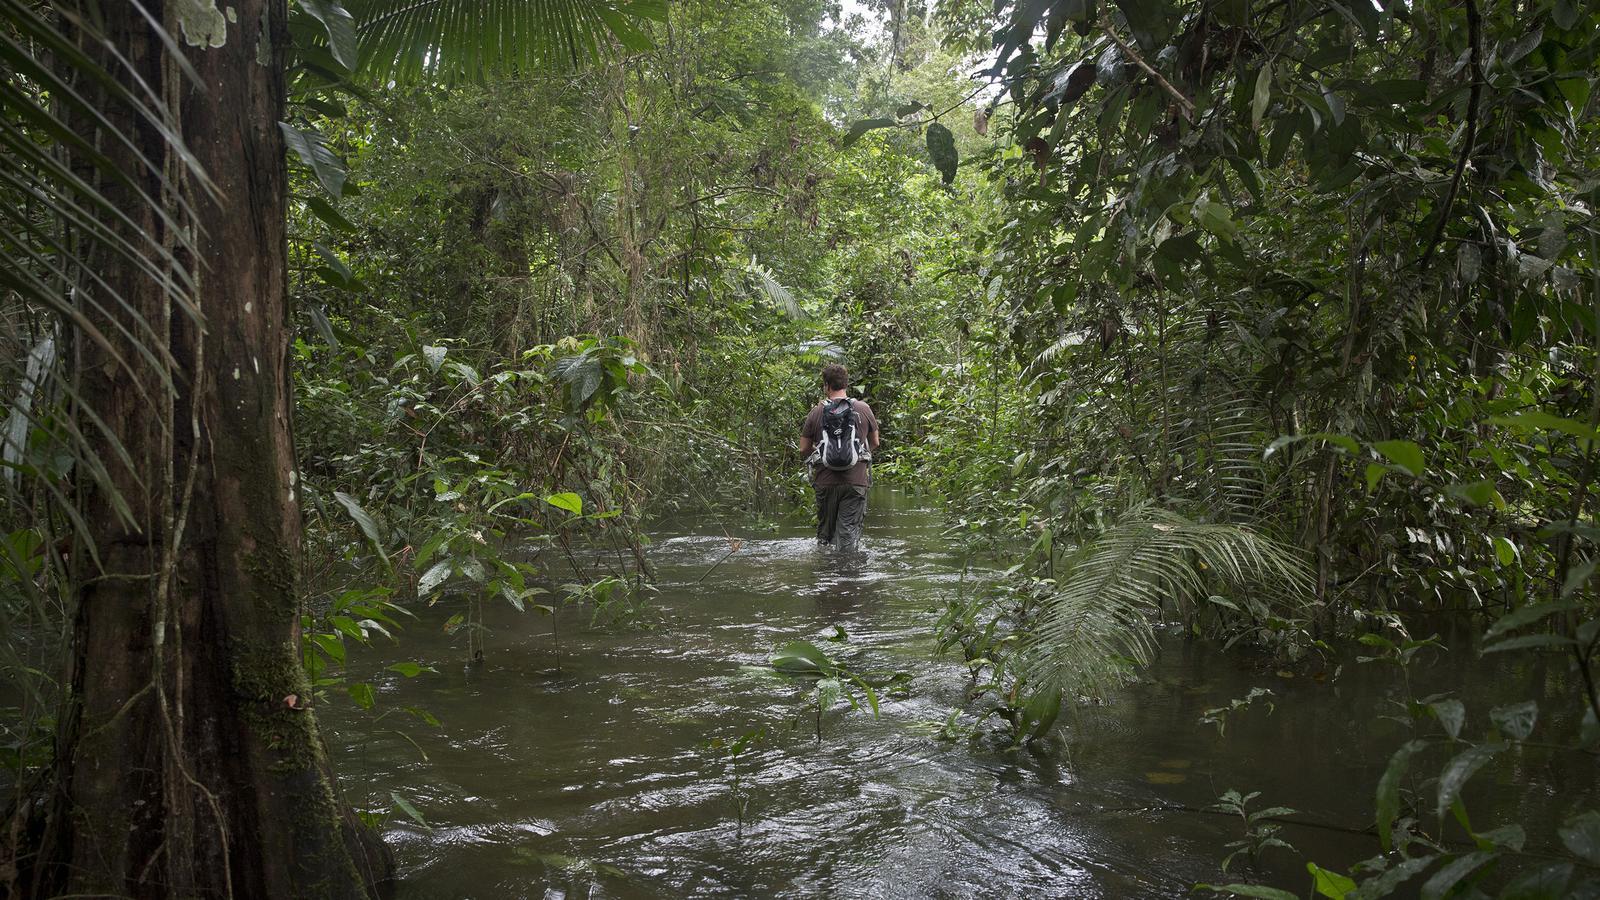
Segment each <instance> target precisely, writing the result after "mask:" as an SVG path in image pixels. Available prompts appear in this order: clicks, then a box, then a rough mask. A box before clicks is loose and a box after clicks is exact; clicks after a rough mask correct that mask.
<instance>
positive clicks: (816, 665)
mask: <svg viewBox="0 0 1600 900" xmlns="http://www.w3.org/2000/svg"><path fill="white" fill-rule="evenodd" d="M769 662H770V663H771V664H772V667H773V668H774V669H777V670H778V671H779V672H782V673H784V674H786V675H820V674H823V673H826V672H831V671H833V669H834V665H833V660H831V659H829V658H828V655H827V654H826V653H823V652H822V651H821V650H819V649H817V645H815V644H813V643H811V642H810V641H790V642H789V643H787V644H784V645H783V646H782V647H781V648H779V649H778V652H776V653H774V654H772V657H771V659H770V660H769Z"/></svg>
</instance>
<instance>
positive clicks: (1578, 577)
mask: <svg viewBox="0 0 1600 900" xmlns="http://www.w3.org/2000/svg"><path fill="white" fill-rule="evenodd" d="M1597 567H1600V559H1591V560H1589V561H1588V562H1586V563H1580V564H1578V565H1575V566H1573V567H1572V568H1571V569H1569V570H1568V571H1567V578H1566V580H1565V581H1563V582H1562V584H1561V596H1562V597H1570V596H1572V595H1573V594H1575V593H1577V592H1578V590H1579V589H1580V588H1582V587H1583V586H1584V585H1585V584H1586V583H1588V581H1589V579H1590V578H1593V577H1594V573H1595V571H1596V568H1597Z"/></svg>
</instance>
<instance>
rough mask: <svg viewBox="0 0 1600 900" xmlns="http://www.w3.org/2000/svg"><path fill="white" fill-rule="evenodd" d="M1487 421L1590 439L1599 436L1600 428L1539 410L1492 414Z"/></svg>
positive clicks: (1511, 426)
mask: <svg viewBox="0 0 1600 900" xmlns="http://www.w3.org/2000/svg"><path fill="white" fill-rule="evenodd" d="M1489 421H1490V422H1492V423H1494V424H1496V425H1504V426H1506V427H1508V428H1519V429H1522V430H1524V431H1559V432H1561V433H1562V434H1567V435H1571V436H1572V437H1575V438H1582V439H1585V440H1591V441H1592V440H1595V439H1597V438H1600V430H1597V429H1596V428H1595V427H1594V426H1593V425H1590V424H1589V423H1587V422H1579V421H1577V420H1576V419H1563V418H1562V417H1560V416H1555V415H1551V414H1550V413H1547V412H1541V411H1539V410H1530V411H1528V412H1523V413H1517V414H1516V415H1514V416H1492V417H1490V419H1489Z"/></svg>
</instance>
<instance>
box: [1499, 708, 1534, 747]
mask: <svg viewBox="0 0 1600 900" xmlns="http://www.w3.org/2000/svg"><path fill="white" fill-rule="evenodd" d="M1538 718H1539V704H1538V703H1537V702H1536V701H1533V700H1526V701H1524V702H1522V703H1509V704H1507V705H1505V706H1496V707H1495V708H1494V709H1491V710H1489V721H1491V722H1493V723H1494V724H1495V727H1496V728H1498V729H1500V733H1501V734H1503V735H1505V736H1506V737H1509V738H1515V739H1516V740H1519V741H1521V740H1526V739H1527V737H1528V735H1530V734H1532V733H1533V725H1534V722H1535V721H1537V720H1538Z"/></svg>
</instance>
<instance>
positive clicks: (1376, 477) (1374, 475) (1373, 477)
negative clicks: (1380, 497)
mask: <svg viewBox="0 0 1600 900" xmlns="http://www.w3.org/2000/svg"><path fill="white" fill-rule="evenodd" d="M1387 474H1389V467H1388V466H1386V465H1384V464H1383V463H1367V493H1369V494H1370V493H1372V492H1373V491H1375V490H1377V488H1378V482H1380V481H1382V480H1383V476H1385V475H1387Z"/></svg>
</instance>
